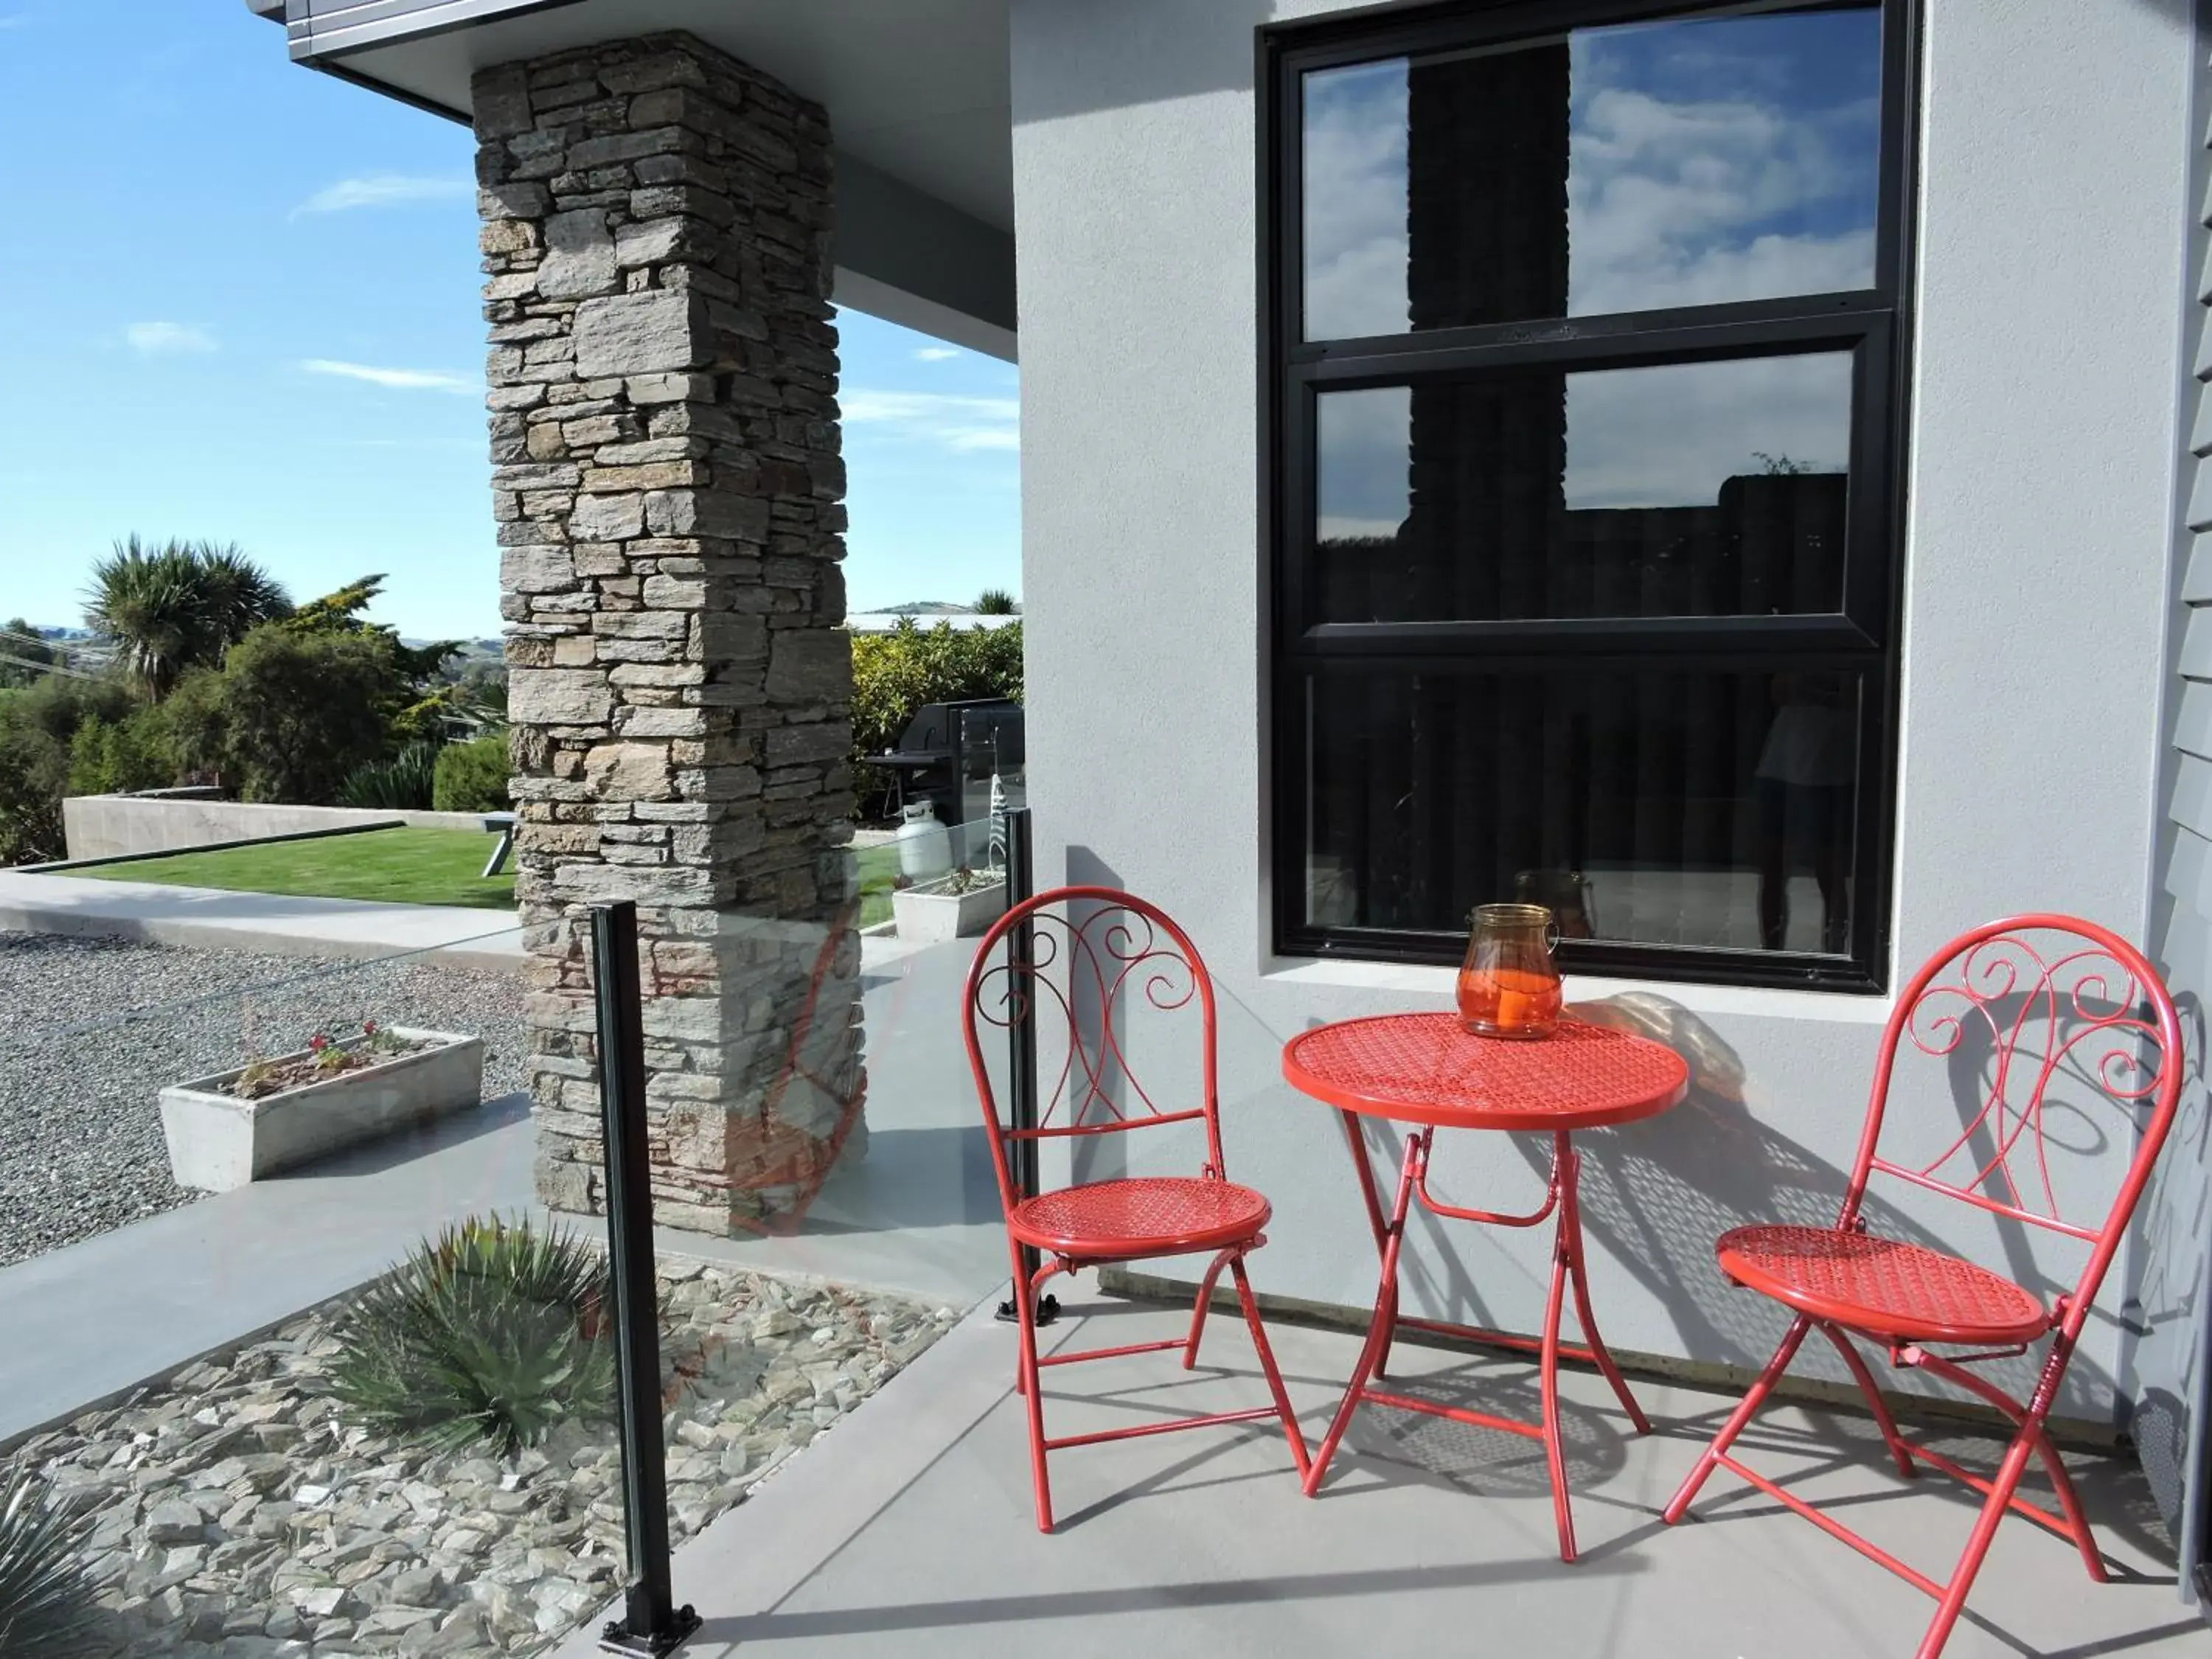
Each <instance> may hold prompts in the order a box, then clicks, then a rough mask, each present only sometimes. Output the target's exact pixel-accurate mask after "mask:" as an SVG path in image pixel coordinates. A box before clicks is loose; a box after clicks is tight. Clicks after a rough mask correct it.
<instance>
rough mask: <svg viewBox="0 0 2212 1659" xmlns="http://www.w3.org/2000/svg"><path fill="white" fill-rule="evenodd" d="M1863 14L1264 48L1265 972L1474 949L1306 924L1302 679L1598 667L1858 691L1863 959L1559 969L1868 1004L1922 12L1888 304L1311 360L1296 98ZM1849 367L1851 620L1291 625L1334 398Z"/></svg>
mask: <svg viewBox="0 0 2212 1659" xmlns="http://www.w3.org/2000/svg"><path fill="white" fill-rule="evenodd" d="M1877 3H1878V9H1879V10H1880V11H1881V35H1882V43H1881V112H1880V133H1879V138H1878V141H1877V142H1878V144H1879V150H1878V159H1877V164H1876V165H1877V173H1876V204H1875V274H1874V284H1873V286H1872V287H1870V288H1867V289H1854V290H1850V291H1847V292H1841V293H1829V294H1814V295H1790V296H1786V297H1783V298H1778V299H1762V300H1751V301H1732V302H1728V303H1723V304H1718V305H1705V306H1695V307H1676V308H1673V309H1667V310H1654V311H1643V312H1629V313H1608V314H1604V315H1598V316H1589V317H1566V318H1549V319H1539V320H1534V321H1528V322H1512V323H1499V324H1486V325H1477V326H1472V327H1454V328H1437V329H1429V330H1423V331H1406V332H1402V333H1395V334H1388V335H1374V336H1367V337H1358V338H1348V339H1331V340H1320V341H1308V340H1306V339H1304V310H1305V307H1304V239H1303V234H1302V233H1303V210H1304V146H1303V142H1302V141H1303V131H1302V114H1303V109H1304V100H1303V96H1302V93H1303V77H1304V76H1305V75H1306V74H1307V73H1308V72H1310V71H1312V70H1326V69H1333V68H1340V67H1344V66H1347V65H1351V64H1362V63H1369V62H1373V61H1375V60H1377V59H1385V58H1397V57H1417V56H1419V55H1422V54H1425V53H1428V52H1437V51H1439V50H1444V49H1449V48H1457V47H1465V46H1481V45H1504V44H1508V43H1510V42H1514V41H1516V40H1543V39H1546V38H1556V37H1558V36H1560V35H1562V34H1564V33H1566V32H1567V31H1569V30H1571V29H1576V28H1585V27H1600V26H1604V25H1607V24H1620V23H1636V22H1650V21H1661V20H1670V19H1675V18H1685V19H1686V18H1694V17H1699V16H1721V17H1725V16H1741V15H1760V14H1765V13H1769V12H1778V11H1808V10H1824V9H1858V7H1859V6H1860V5H1861V4H1863V0H1838V3H1837V4H1836V5H1835V6H1834V7H1832V8H1831V7H1827V6H1823V5H1821V4H1820V3H1819V0H1814V3H1810V4H1808V3H1807V0H1750V3H1743V0H1736V3H1728V0H1720V3H1713V0H1705V3H1700V0H1448V3H1442V4H1437V3H1429V0H1422V3H1416V4H1408V5H1403V6H1397V5H1391V6H1382V7H1370V8H1367V9H1362V10H1360V11H1358V12H1355V13H1348V14H1339V15H1333V16H1329V17H1324V18H1322V19H1318V20H1315V21H1304V22H1292V23H1284V24H1275V25H1269V26H1267V27H1262V28H1261V29H1259V30H1258V31H1257V37H1258V64H1257V80H1256V86H1257V88H1258V94H1259V122H1258V126H1259V174H1258V176H1259V180H1260V191H1259V196H1260V204H1259V208H1260V210H1259V288H1260V291H1259V299H1258V305H1259V323H1260V326H1259V331H1258V334H1259V358H1260V364H1259V379H1260V385H1259V392H1260V413H1261V441H1260V447H1259V457H1260V464H1259V523H1260V550H1261V584H1262V591H1263V592H1264V593H1265V594H1266V596H1267V626H1266V629H1265V635H1264V642H1263V648H1264V656H1265V661H1264V664H1263V671H1264V673H1265V676H1266V678H1267V687H1268V697H1267V708H1268V709H1269V711H1270V715H1271V726H1272V741H1271V742H1270V743H1268V744H1267V746H1266V747H1267V757H1268V762H1269V764H1268V769H1267V773H1266V774H1265V776H1266V786H1265V787H1266V788H1267V792H1268V793H1269V796H1270V804H1269V805H1268V807H1267V810H1266V822H1267V824H1268V827H1269V833H1270V836H1271V838H1272V842H1273V847H1272V853H1271V855H1270V857H1269V858H1268V859H1267V861H1266V863H1267V869H1268V871H1269V872H1270V878H1271V881H1272V885H1273V896H1272V904H1271V906H1270V908H1271V911H1272V917H1273V949H1274V952H1275V954H1276V955H1278V956H1279V957H1304V958H1334V959H1343V960H1358V961H1377V962H1388V963H1440V964H1456V963H1457V962H1458V960H1459V957H1460V954H1461V950H1462V946H1463V945H1464V935H1463V934H1461V935H1457V936H1454V935H1447V934H1443V933H1428V932H1417V931H1413V930H1401V929H1389V928H1374V927H1316V926H1314V925H1312V924H1310V923H1309V922H1308V921H1307V920H1306V918H1305V896H1306V880H1305V869H1304V861H1305V854H1306V852H1307V848H1305V845H1304V813H1305V805H1306V798H1307V792H1308V787H1309V779H1308V777H1307V775H1306V767H1307V751H1306V727H1307V695H1308V686H1309V684H1310V676H1312V675H1313V674H1315V673H1317V672H1321V671H1344V670H1347V669H1349V670H1353V671H1358V670H1360V669H1365V670H1367V671H1398V672H1423V673H1439V672H1448V671H1462V672H1475V673H1480V672H1484V671H1516V670H1520V671H1527V670H1529V669H1534V668H1543V667H1557V666H1559V665H1562V664H1564V663H1568V662H1580V663H1583V664H1584V665H1587V666H1589V667H1591V668H1593V669H1597V668H1611V669H1642V670H1647V671H1664V670H1668V669H1674V670H1677V671H1697V670H1700V669H1704V670H1723V671H1740V672H1748V673H1757V672H1759V671H1785V670H1786V671H1792V672H1819V671H1822V670H1824V669H1825V670H1831V671H1844V672H1850V673H1856V674H1859V675H1863V677H1864V678H1863V685H1864V688H1865V690H1864V695H1863V700H1862V707H1861V715H1860V719H1861V725H1860V750H1859V754H1860V765H1859V776H1858V779H1857V791H1858V793H1857V820H1856V823H1855V825H1854V828H1855V831H1856V833H1855V836H1854V840H1853V854H1852V865H1851V871H1850V875H1851V880H1852V885H1853V894H1854V900H1853V903H1852V905H1851V911H1850V940H1849V946H1850V949H1849V954H1848V955H1847V956H1843V957H1838V956H1827V955H1815V954H1813V953H1809V952H1789V951H1748V950H1741V949H1721V948H1712V947H1698V946H1685V945H1644V944H1629V943H1625V942H1620V941H1599V940H1571V939H1570V940H1563V941H1562V942H1561V944H1560V946H1559V960H1560V963H1561V965H1562V967H1563V968H1564V969H1565V970H1566V971H1568V972H1570V973H1577V974H1591V975H1605V976H1607V977H1619V978H1628V979H1641V980H1650V981H1662V982H1664V981H1680V982H1692V983H1716V984H1728V985H1741V986H1774V987H1795V988H1801V989H1802V988H1814V989H1819V990H1825V991H1835V992H1842V993H1858V994H1879V993H1881V992H1882V991H1884V990H1885V989H1886V988H1887V981H1888V965H1889V955H1890V935H1891V907H1892V902H1893V892H1894V870H1893V864H1894V842H1895V835H1894V830H1895V823H1896V817H1897V783H1898V764H1897V763H1898V711H1899V677H1900V672H1901V668H1902V664H1901V643H1902V641H1901V638H1900V629H1901V622H1902V611H1903V596H1904V579H1905V510H1906V502H1905V479H1906V477H1907V473H1906V470H1905V469H1906V459H1907V458H1906V449H1905V445H1906V437H1907V428H1908V425H1909V422H1908V414H1909V407H1910V405H1909V401H1908V396H1909V392H1910V376H1911V317H1910V302H1911V270H1912V230H1913V224H1912V216H1913V210H1914V201H1913V190H1912V181H1913V180H1914V179H1915V178H1916V177H1917V137H1918V134H1917V126H1918V122H1917V111H1918V102H1919V98H1918V88H1919V83H1920V82H1919V42H1920V33H1921V9H1922V0H1877ZM1822 349H1831V350H1832V349H1848V350H1850V351H1851V352H1852V354H1853V372H1852V391H1853V398H1852V428H1851V441H1850V484H1849V485H1848V489H1849V495H1848V496H1847V508H1846V511H1847V515H1848V516H1847V519H1846V527H1845V538H1846V539H1845V562H1844V571H1845V575H1844V584H1845V586H1844V596H1843V609H1842V610H1841V611H1837V612H1832V613H1825V614H1823V613H1814V614H1799V615H1790V616H1716V617H1632V618H1595V619H1593V618H1560V619H1551V620H1533V621H1523V620H1509V621H1455V622H1398V623H1320V624H1316V625H1312V626H1305V627H1302V626H1301V625H1300V624H1301V622H1302V620H1303V619H1304V614H1305V613H1304V609H1303V605H1304V597H1305V596H1304V580H1305V574H1306V572H1307V570H1308V569H1309V568H1310V564H1311V562H1312V556H1313V545H1312V543H1313V539H1314V537H1315V533H1316V532H1315V526H1316V513H1315V497H1314V489H1315V476H1316V457H1315V439H1316V424H1317V422H1316V416H1315V412H1314V399H1315V397H1316V393H1317V392H1320V391H1322V390H1328V391H1340V390H1351V389H1357V388H1359V387H1363V386H1403V385H1408V384H1412V385H1419V383H1420V382H1421V381H1422V380H1427V379H1431V378H1439V379H1449V378H1454V377H1458V376H1464V375H1466V374H1469V373H1472V372H1477V371H1480V370H1482V369H1485V368H1528V367H1531V366H1535V367H1543V368H1553V367H1556V368H1561V369H1605V368H1637V367H1646V366H1654V367H1656V366H1661V365H1668V364H1674V363H1682V362H1712V361H1718V360H1724V359H1735V358H1743V357H1749V356H1779V355H1787V354H1792V353H1798V352H1806V351H1818V350H1822Z"/></svg>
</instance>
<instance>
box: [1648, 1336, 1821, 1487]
mask: <svg viewBox="0 0 2212 1659" xmlns="http://www.w3.org/2000/svg"><path fill="white" fill-rule="evenodd" d="M1812 1328H1813V1322H1812V1320H1811V1319H1810V1318H1809V1317H1808V1316H1806V1315H1804V1314H1799V1315H1798V1316H1797V1317H1796V1319H1794V1320H1792V1321H1791V1322H1790V1329H1789V1332H1788V1334H1786V1335H1784V1337H1783V1339H1782V1346H1780V1347H1778V1348H1777V1349H1776V1350H1775V1351H1774V1358H1771V1359H1770V1360H1768V1361H1767V1362H1766V1369H1765V1370H1763V1371H1761V1372H1759V1376H1758V1377H1757V1379H1756V1380H1755V1381H1754V1382H1753V1383H1752V1385H1751V1387H1750V1388H1749V1389H1746V1390H1745V1391H1744V1396H1743V1398H1742V1399H1741V1401H1738V1402H1737V1403H1736V1408H1735V1410H1734V1411H1732V1412H1730V1413H1729V1419H1728V1421H1727V1422H1725V1423H1723V1424H1722V1425H1721V1431H1720V1432H1719V1433H1718V1434H1717V1435H1715V1436H1714V1437H1713V1441H1712V1444H1711V1445H1710V1446H1707V1447H1706V1448H1705V1450H1704V1451H1703V1452H1702V1453H1700V1454H1699V1457H1698V1463H1697V1467H1696V1468H1693V1469H1692V1470H1691V1471H1690V1474H1689V1478H1688V1479H1687V1480H1684V1481H1683V1482H1682V1484H1681V1486H1680V1487H1679V1488H1678V1489H1677V1490H1676V1491H1675V1493H1674V1497H1672V1498H1668V1500H1667V1507H1666V1508H1665V1509H1664V1510H1661V1511H1660V1518H1661V1519H1662V1520H1663V1521H1665V1522H1667V1524H1668V1526H1672V1525H1674V1522H1677V1521H1680V1519H1681V1518H1682V1516H1683V1513H1684V1511H1686V1510H1688V1508H1689V1507H1690V1504H1691V1503H1692V1500H1693V1499H1695V1498H1696V1497H1697V1495H1698V1488H1699V1487H1700V1486H1704V1485H1705V1481H1706V1480H1707V1479H1708V1478H1709V1477H1710V1476H1711V1474H1712V1472H1713V1468H1714V1466H1715V1465H1716V1464H1717V1463H1718V1462H1720V1461H1721V1459H1722V1458H1723V1456H1725V1455H1727V1453H1728V1449H1729V1447H1730V1446H1732V1445H1734V1444H1735V1437H1736V1436H1738V1435H1740V1434H1741V1433H1742V1432H1743V1431H1744V1427H1745V1425H1747V1424H1748V1423H1749V1422H1750V1421H1751V1419H1753V1417H1754V1416H1755V1415H1757V1414H1758V1412H1759V1407H1761V1406H1763V1405H1764V1404H1765V1403H1766V1396H1767V1395H1770V1394H1771V1393H1772V1392H1773V1391H1774V1385H1775V1383H1777V1382H1778V1381H1780V1379H1781V1376H1782V1373H1783V1372H1784V1371H1786V1370H1789V1369H1790V1361H1791V1360H1792V1359H1795V1358H1796V1357H1797V1348H1798V1345H1799V1344H1800V1343H1802V1342H1803V1341H1804V1340H1805V1333H1806V1332H1808V1331H1809V1330H1811V1329H1812Z"/></svg>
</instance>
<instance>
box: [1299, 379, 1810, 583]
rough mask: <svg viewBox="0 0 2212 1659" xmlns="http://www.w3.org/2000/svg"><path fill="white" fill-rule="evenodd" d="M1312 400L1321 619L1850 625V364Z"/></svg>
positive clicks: (1330, 395) (1375, 391)
mask: <svg viewBox="0 0 2212 1659" xmlns="http://www.w3.org/2000/svg"><path fill="white" fill-rule="evenodd" d="M1850 431H1851V356H1850V353H1849V352H1842V351H1828V352H1816V353H1811V354H1807V355H1803V356H1787V357H1754V358H1741V359H1736V360H1733V361H1729V362H1711V363H1670V364H1666V365H1663V366H1662V367H1658V368H1622V369H1602V370H1593V371H1586V372H1583V373H1579V374H1560V373H1559V372H1558V371H1556V370H1546V371H1530V372H1522V373H1513V374H1486V375H1483V376H1481V377H1480V378H1477V379H1469V380H1453V381H1442V382H1438V381H1428V382H1425V383H1423V384H1422V385H1421V386H1419V387H1406V386H1383V387H1376V388H1370V389H1364V390H1360V391H1353V392H1322V393H1320V394H1318V395H1317V397H1316V437H1315V453H1316V462H1317V466H1316V473H1317V476H1316V489H1315V498H1316V509H1317V515H1316V524H1315V526H1314V536H1315V549H1314V570H1313V580H1312V584H1311V592H1312V595H1313V597H1312V600H1311V604H1310V620H1311V621H1313V622H1324V623H1360V622H1449V621H1497V620H1503V619H1511V618H1533V617H1740V616H1769V615H1790V614H1806V613H1812V614H1826V613H1832V612H1835V611H1840V610H1841V609H1842V608H1843V591H1844V586H1843V583H1844V498H1845V495H1846V491H1847V486H1848V484H1849V482H1850V480H1849V477H1848V468H1849V465H1850Z"/></svg>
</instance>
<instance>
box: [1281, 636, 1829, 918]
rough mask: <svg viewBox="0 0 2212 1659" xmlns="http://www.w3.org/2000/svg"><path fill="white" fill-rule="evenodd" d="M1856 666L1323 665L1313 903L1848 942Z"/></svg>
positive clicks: (1315, 760)
mask: <svg viewBox="0 0 2212 1659" xmlns="http://www.w3.org/2000/svg"><path fill="white" fill-rule="evenodd" d="M1862 696H1863V684H1862V680H1861V678H1860V677H1859V676H1858V675H1857V674H1797V673H1771V672H1756V673H1728V672H1711V671H1653V672H1627V671H1612V670H1600V671H1593V670H1591V669H1589V668H1587V667H1582V666H1564V665H1563V666H1562V667H1561V668H1559V669H1558V670H1556V671H1550V672H1545V673H1535V674H1515V675H1485V674H1465V673H1462V674H1437V675H1426V674H1416V673H1407V672H1403V671H1383V672H1358V671H1328V672H1324V673H1322V674H1317V675H1315V676H1312V677H1310V678H1309V679H1308V681H1307V685H1306V711H1305V712H1306V738H1307V744H1308V769H1307V777H1308V786H1307V798H1306V801H1305V803H1304V805H1305V849H1304V850H1305V865H1306V867H1305V884H1306V907H1305V915H1306V921H1307V923H1308V925H1309V926H1311V927H1328V928H1346V927H1378V928H1391V929H1410V930H1416V931H1422V932H1436V933H1445V934H1458V935H1463V934H1464V933H1465V931H1466V925H1467V924H1466V919H1467V915H1468V911H1469V910H1470V909H1472V908H1474V906H1475V905H1477V904H1480V903H1484V902H1488V901H1492V900H1499V899H1516V898H1517V899H1523V900H1528V901H1531V902H1537V903H1544V904H1548V905H1550V906H1551V907H1552V908H1553V910H1554V911H1555V912H1557V913H1558V914H1559V920H1560V925H1561V929H1562V931H1563V932H1564V933H1566V934H1567V935H1568V936H1570V937H1572V938H1584V939H1606V940H1621V941H1629V942H1632V943H1637V944H1644V945H1690V946H1704V947H1709V948H1725V949H1735V950H1746V951H1758V950H1769V951H1776V950H1788V951H1814V952H1820V953H1824V954H1829V955H1841V954H1844V951H1845V950H1846V945H1847V940H1848V937H1849V931H1850V902H1851V885H1852V883H1851V878H1850V871H1851V868H1852V850H1853V841H1854V826H1855V825H1856V823H1857V787H1856V783H1855V780H1856V779H1857V775H1858V744H1859V723H1860V704H1861V698H1862Z"/></svg>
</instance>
